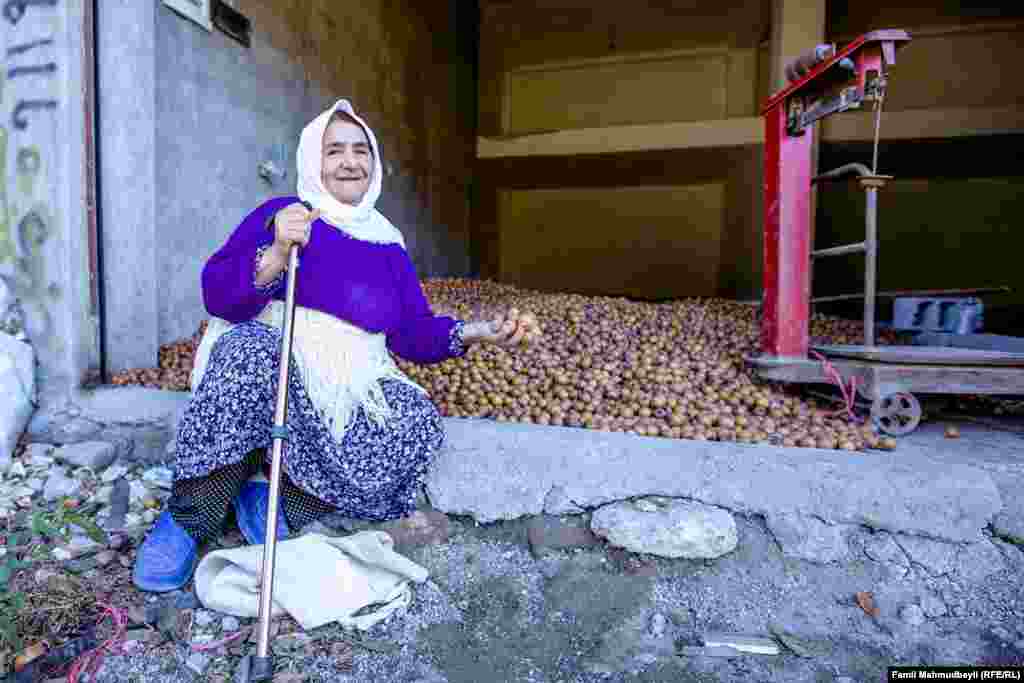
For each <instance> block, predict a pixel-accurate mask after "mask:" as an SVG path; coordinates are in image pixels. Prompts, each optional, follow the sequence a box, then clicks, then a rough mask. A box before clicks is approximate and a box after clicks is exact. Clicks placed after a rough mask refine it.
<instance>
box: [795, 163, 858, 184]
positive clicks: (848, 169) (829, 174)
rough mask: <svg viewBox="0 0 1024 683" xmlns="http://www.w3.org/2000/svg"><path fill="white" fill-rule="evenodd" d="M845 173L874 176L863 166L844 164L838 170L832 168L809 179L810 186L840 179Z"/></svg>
mask: <svg viewBox="0 0 1024 683" xmlns="http://www.w3.org/2000/svg"><path fill="white" fill-rule="evenodd" d="M847 173H856V174H857V175H858V176H868V175H874V174H873V173H872V172H871V169H869V168H868V167H867V166H865V165H864V164H844V165H842V166H840V167H839V168H834V169H832V170H831V171H825V172H824V173H820V174H818V175H816V176H814V177H813V178H811V184H812V185H813V184H814V183H817V182H818V181H819V180H834V179H836V178H841V177H842V176H844V175H846V174H847Z"/></svg>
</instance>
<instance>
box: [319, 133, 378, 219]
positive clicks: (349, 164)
mask: <svg viewBox="0 0 1024 683" xmlns="http://www.w3.org/2000/svg"><path fill="white" fill-rule="evenodd" d="M322 173H323V183H324V187H325V188H326V189H327V191H328V192H330V193H331V195H332V196H333V197H334V198H335V199H337V200H338V201H339V202H341V203H343V204H351V205H352V206H356V205H358V204H359V202H360V201H361V200H362V198H363V196H364V195H365V194H366V191H367V190H368V189H370V179H371V178H372V177H373V153H372V151H371V150H370V141H369V140H368V139H367V137H366V132H365V131H364V130H363V128H362V126H360V125H359V124H358V123H355V122H354V121H350V120H347V119H344V118H335V119H333V120H332V121H331V123H330V125H328V126H327V130H326V131H325V132H324V146H323V171H322Z"/></svg>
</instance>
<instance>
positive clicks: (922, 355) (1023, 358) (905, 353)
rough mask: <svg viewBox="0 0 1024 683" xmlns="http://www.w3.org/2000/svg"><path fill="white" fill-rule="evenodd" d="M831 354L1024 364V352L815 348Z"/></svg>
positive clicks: (946, 362)
mask: <svg viewBox="0 0 1024 683" xmlns="http://www.w3.org/2000/svg"><path fill="white" fill-rule="evenodd" d="M813 348H814V350H815V351H817V352H818V353H821V354H824V355H826V356H830V357H836V356H838V357H841V358H851V359H857V360H865V361H873V362H878V363H899V364H903V365H940V366H943V365H972V366H974V365H988V366H1000V367H1024V353H1012V352H1009V351H992V350H985V349H970V348H961V347H953V346H876V347H864V346H856V345H852V344H851V345H832V346H824V345H822V346H815V347H813Z"/></svg>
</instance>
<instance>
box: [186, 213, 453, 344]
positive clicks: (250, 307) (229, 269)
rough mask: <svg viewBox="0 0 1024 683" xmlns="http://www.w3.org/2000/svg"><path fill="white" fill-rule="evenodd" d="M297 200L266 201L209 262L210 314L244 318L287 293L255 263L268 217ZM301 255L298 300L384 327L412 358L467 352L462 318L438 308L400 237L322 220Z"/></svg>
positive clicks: (373, 328)
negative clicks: (260, 276)
mask: <svg viewBox="0 0 1024 683" xmlns="http://www.w3.org/2000/svg"><path fill="white" fill-rule="evenodd" d="M297 201H299V199H298V198H297V197H278V198H275V199H271V200H269V201H267V202H264V203H263V204H262V205H261V206H259V207H258V208H257V209H256V210H254V211H253V212H252V213H250V214H249V215H248V216H246V217H245V219H244V220H243V221H242V223H241V225H239V226H238V228H237V229H236V230H235V231H234V232H233V233H232V234H231V237H230V238H228V241H227V243H226V244H225V245H224V246H223V247H221V249H220V250H219V251H217V252H216V253H215V254H214V255H213V256H211V257H210V260H209V261H207V262H206V266H205V267H204V268H203V278H202V279H203V303H204V304H205V305H206V310H207V311H208V312H209V313H210V315H212V316H216V317H218V318H223V319H224V320H227V321H229V322H232V323H239V322H243V321H245V320H249V319H251V318H254V317H256V316H257V315H259V314H260V312H261V311H262V310H263V308H264V306H266V305H267V303H268V302H270V301H271V300H272V299H277V300H280V301H283V300H284V297H285V287H284V286H283V285H284V278H283V277H281V278H278V279H277V280H276V281H275V282H274V283H269V284H268V285H267V286H264V287H257V286H256V284H255V274H256V271H255V264H256V260H257V255H258V253H260V251H261V249H263V248H266V247H268V246H269V245H270V244H272V243H273V241H274V233H273V227H272V226H270V227H269V228H268V222H269V221H270V220H271V218H272V217H273V216H274V215H275V214H276V213H277V212H278V211H280V210H281V209H283V208H284V207H286V206H288V205H289V204H292V203H294V202H297ZM299 260H300V264H299V272H298V274H297V276H296V282H295V303H296V305H298V306H305V307H306V308H313V309H316V310H319V311H323V312H324V313H329V314H331V315H333V316H334V317H336V318H340V319H341V320H344V321H346V322H348V323H351V324H353V325H355V326H357V327H360V328H362V329H364V330H367V331H368V332H372V333H380V332H385V333H386V334H387V346H388V349H389V350H390V351H391V352H392V353H394V354H396V355H398V356H401V357H402V358H404V359H406V360H408V361H411V362H414V363H420V364H430V363H440V362H441V361H444V360H447V359H448V358H452V357H454V356H459V355H462V353H464V352H465V351H464V349H462V348H461V343H456V344H454V345H453V344H452V338H453V336H458V335H453V334H452V332H453V328H454V327H455V326H456V324H457V323H459V322H460V321H457V320H456V319H454V318H451V317H449V316H435V315H434V313H433V311H431V309H430V305H429V304H428V303H427V299H426V297H425V296H424V295H423V289H422V288H421V287H420V282H419V278H418V277H417V276H416V268H415V266H414V265H413V263H412V260H411V259H410V258H409V255H408V254H407V253H406V252H405V250H404V249H402V247H401V246H400V245H398V244H376V243H372V242H366V241H363V240H358V239H355V238H354V237H351V236H349V235H347V234H345V233H342V232H341V231H339V230H337V229H335V228H334V227H332V226H330V225H328V224H326V223H324V222H323V221H321V220H318V221H316V222H315V223H314V224H313V230H312V233H311V235H310V239H309V244H308V245H306V247H305V248H304V249H303V250H302V251H301V252H300V253H299ZM460 327H461V325H460ZM458 341H459V342H461V339H459V340H458Z"/></svg>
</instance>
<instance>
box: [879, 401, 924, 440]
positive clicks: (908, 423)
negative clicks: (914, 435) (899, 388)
mask: <svg viewBox="0 0 1024 683" xmlns="http://www.w3.org/2000/svg"><path fill="white" fill-rule="evenodd" d="M871 419H872V420H873V421H874V423H875V425H876V426H877V427H878V428H879V429H881V430H882V431H883V432H885V433H886V434H890V435H892V436H903V435H904V434H909V433H910V432H912V431H914V430H915V429H917V425H918V424H920V422H921V404H920V403H919V402H918V400H917V398H915V397H914V395H913V394H908V393H897V394H889V395H888V396H883V397H882V398H880V399H878V400H876V401H875V402H874V403H872V404H871Z"/></svg>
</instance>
